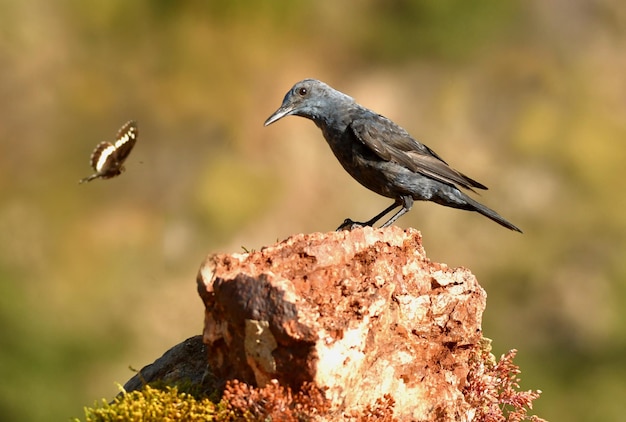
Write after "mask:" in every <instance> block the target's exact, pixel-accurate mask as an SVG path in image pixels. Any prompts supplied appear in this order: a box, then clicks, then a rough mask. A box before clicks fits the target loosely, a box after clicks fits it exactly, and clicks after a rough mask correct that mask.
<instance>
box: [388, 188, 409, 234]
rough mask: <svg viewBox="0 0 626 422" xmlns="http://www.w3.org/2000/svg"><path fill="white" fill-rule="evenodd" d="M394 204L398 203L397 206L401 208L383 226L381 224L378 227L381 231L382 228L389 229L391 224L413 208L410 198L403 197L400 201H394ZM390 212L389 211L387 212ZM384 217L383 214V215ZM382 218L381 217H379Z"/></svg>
mask: <svg viewBox="0 0 626 422" xmlns="http://www.w3.org/2000/svg"><path fill="white" fill-rule="evenodd" d="M396 202H399V204H398V205H402V208H401V209H400V211H398V212H397V213H395V214H394V215H392V216H391V218H390V219H389V220H387V222H386V223H385V224H383V225H382V226H380V228H381V229H382V228H383V227H389V226H391V225H392V224H393V223H395V221H396V220H397V219H398V218H400V217H402V216H403V215H404V214H406V213H407V212H409V210H410V209H411V207H412V206H413V198H411V197H410V196H403V197H401V198H400V199H398V200H396ZM389 211H391V210H389ZM383 215H384V214H383ZM381 217H382V216H381Z"/></svg>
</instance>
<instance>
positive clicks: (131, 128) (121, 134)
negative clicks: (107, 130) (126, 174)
mask: <svg viewBox="0 0 626 422" xmlns="http://www.w3.org/2000/svg"><path fill="white" fill-rule="evenodd" d="M138 135H139V130H138V128H137V122H135V121H133V120H131V121H129V122H127V123H126V124H125V125H124V126H122V128H121V129H120V130H119V131H118V132H117V138H116V139H115V158H116V160H117V162H118V164H119V165H120V166H121V165H122V163H123V162H124V160H126V157H128V154H130V151H131V150H132V149H133V147H134V146H135V142H137V136H138Z"/></svg>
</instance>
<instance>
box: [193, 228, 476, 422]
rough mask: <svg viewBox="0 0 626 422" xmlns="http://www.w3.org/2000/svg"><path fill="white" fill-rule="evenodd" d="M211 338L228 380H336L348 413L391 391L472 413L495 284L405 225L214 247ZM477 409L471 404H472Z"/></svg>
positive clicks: (429, 416)
mask: <svg viewBox="0 0 626 422" xmlns="http://www.w3.org/2000/svg"><path fill="white" fill-rule="evenodd" d="M197 281H198V291H199V293H200V296H201V297H202V300H203V301H204V303H205V306H206V311H205V326H204V333H203V340H204V343H205V344H206V346H207V357H208V361H209V364H210V366H211V369H212V371H213V372H214V373H215V375H216V376H217V377H218V378H221V379H239V380H242V381H245V382H247V383H249V384H252V385H257V386H264V385H266V384H267V383H269V382H270V380H272V379H276V380H278V382H279V383H280V384H283V385H287V386H290V387H292V388H295V389H298V388H299V386H300V385H301V384H302V383H303V382H305V381H310V382H313V383H314V384H316V385H317V386H319V387H322V388H325V389H326V390H325V393H326V396H327V397H328V398H329V399H330V400H331V404H332V408H333V409H334V411H335V412H336V413H343V414H350V413H351V412H352V411H360V410H362V409H363V408H364V407H365V406H366V405H368V404H372V403H374V402H375V401H376V399H378V398H381V397H383V396H384V395H385V394H390V395H391V396H392V397H393V399H394V400H395V406H394V415H395V416H396V417H397V418H399V419H401V420H424V421H425V420H468V419H469V415H470V414H471V412H470V409H469V405H468V404H467V403H466V402H465V399H464V396H463V393H462V388H463V386H464V385H465V383H466V379H467V373H468V370H469V355H470V352H471V350H472V349H473V348H474V346H477V344H478V343H479V342H480V339H481V317H482V313H483V310H484V308H485V300H486V294H485V292H484V290H483V289H482V288H481V287H480V286H479V285H478V283H477V281H476V279H475V277H474V276H473V275H472V274H471V273H470V272H469V271H468V270H466V269H463V268H456V269H452V268H448V267H447V266H446V265H443V264H437V263H432V262H430V261H429V260H428V259H427V258H426V255H425V253H424V249H423V247H422V244H421V235H420V233H419V232H418V231H416V230H412V229H408V230H402V229H400V228H398V227H389V228H386V229H372V228H369V227H365V228H359V229H355V230H353V231H340V232H330V233H314V234H307V235H296V236H292V237H290V238H288V239H286V240H284V241H282V242H280V243H278V244H276V245H273V246H270V247H266V248H263V249H261V250H260V251H256V252H251V253H246V254H231V255H225V254H218V255H211V256H209V257H208V258H207V259H206V261H205V262H204V264H203V265H202V267H201V269H200V272H199V274H198V280H197ZM468 412H469V413H468Z"/></svg>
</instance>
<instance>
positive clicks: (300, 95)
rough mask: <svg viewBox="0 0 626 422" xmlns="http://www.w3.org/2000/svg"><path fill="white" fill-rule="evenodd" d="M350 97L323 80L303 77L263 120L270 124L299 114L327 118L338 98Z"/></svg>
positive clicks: (313, 118) (307, 116)
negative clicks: (279, 104) (276, 108)
mask: <svg viewBox="0 0 626 422" xmlns="http://www.w3.org/2000/svg"><path fill="white" fill-rule="evenodd" d="M346 99H347V100H349V102H353V101H354V100H352V98H350V97H348V96H347V95H345V94H342V93H341V92H339V91H337V90H335V89H333V88H331V87H330V86H328V85H326V84H325V83H324V82H320V81H318V80H316V79H305V80H302V81H300V82H298V83H296V84H295V85H294V86H293V87H292V88H291V89H290V90H289V92H287V95H285V98H284V99H283V103H282V104H281V106H280V107H279V108H278V110H276V111H275V112H274V114H272V115H271V116H270V117H268V119H267V120H266V121H265V126H268V125H271V124H272V123H274V122H275V121H277V120H280V119H282V118H283V117H285V116H291V115H294V116H301V117H306V118H307V119H311V120H313V121H318V120H319V119H324V118H327V117H328V116H327V115H328V114H329V113H330V112H331V111H332V110H333V109H334V106H336V104H337V103H338V102H339V101H340V100H343V101H345V100H346Z"/></svg>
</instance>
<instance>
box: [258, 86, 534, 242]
mask: <svg viewBox="0 0 626 422" xmlns="http://www.w3.org/2000/svg"><path fill="white" fill-rule="evenodd" d="M291 115H293V116H300V117H304V118H307V119H309V120H312V121H313V122H314V123H315V125H316V126H317V127H318V128H319V129H321V131H322V134H323V136H324V138H325V139H326V142H327V143H328V145H329V146H330V149H331V150H332V152H333V153H334V155H335V157H336V158H337V160H338V161H339V162H340V163H341V165H342V166H343V168H344V169H345V170H346V171H347V172H348V173H349V174H350V175H351V176H352V177H353V178H354V179H356V181H358V182H359V183H360V184H361V185H363V186H364V187H366V188H368V189H369V190H371V191H373V192H376V193H377V194H379V195H382V196H385V197H388V198H391V199H393V200H394V202H393V204H391V205H390V206H389V207H387V208H385V209H384V210H383V211H381V212H380V213H379V214H377V215H375V216H374V217H372V218H371V219H370V220H368V221H365V222H358V221H353V220H351V219H349V218H347V219H345V220H344V222H343V223H342V224H341V225H340V226H339V227H338V228H337V230H352V229H353V228H356V227H359V226H373V225H374V224H375V223H376V222H378V221H379V220H381V219H382V218H383V217H384V216H386V215H388V214H389V213H391V211H393V210H394V209H396V208H398V207H400V209H399V211H397V212H396V213H395V214H393V215H392V216H391V217H390V218H389V219H388V220H387V221H386V222H385V223H384V224H382V226H381V227H388V226H390V225H392V224H393V223H394V222H395V221H396V220H397V219H398V218H400V217H401V216H402V215H404V214H406V213H407V212H408V211H409V210H411V208H412V207H413V202H414V201H432V202H435V203H437V204H440V205H444V206H447V207H452V208H457V209H462V210H467V211H475V212H478V213H480V214H482V215H484V216H485V217H487V218H489V219H491V220H493V221H495V222H496V223H498V224H500V225H501V226H503V227H506V228H507V229H510V230H513V231H517V232H520V233H522V231H521V230H520V229H519V228H518V227H516V226H515V225H513V224H512V223H510V222H509V221H507V220H506V219H505V218H504V217H502V216H501V215H499V214H498V213H497V212H495V211H494V210H492V209H490V208H488V207H486V206H484V205H482V204H481V203H479V202H477V201H476V200H474V199H472V198H471V197H469V196H468V195H467V194H465V193H464V192H462V191H461V189H466V190H468V191H471V192H476V191H475V189H482V190H486V189H487V187H486V186H485V185H483V184H482V183H479V182H477V181H476V180H474V179H471V178H470V177H468V176H466V175H464V174H463V173H461V172H459V171H457V170H454V169H453V168H452V167H450V166H449V165H448V163H446V162H445V161H444V160H443V158H441V157H440V156H439V155H438V154H437V153H436V152H435V151H433V150H432V149H431V148H429V147H428V146H426V145H424V144H422V143H420V142H418V141H417V140H415V139H414V138H413V137H412V136H411V135H410V134H409V133H408V132H407V131H406V130H405V129H403V128H402V127H400V126H399V125H397V124H396V123H394V122H393V121H391V120H390V119H388V118H387V117H385V116H382V115H380V114H378V113H376V112H374V111H372V110H369V109H367V108H365V107H363V106H362V105H360V104H358V103H357V102H356V101H355V100H354V99H353V98H352V97H350V96H348V95H346V94H344V93H342V92H340V91H337V90H336V89H334V88H332V87H330V86H329V85H327V84H325V83H324V82H321V81H319V80H316V79H304V80H302V81H300V82H297V83H296V84H295V85H294V86H293V87H292V88H291V89H290V90H289V91H288V92H287V94H286V95H285V97H284V99H283V102H282V104H281V106H280V107H279V108H278V109H277V110H276V111H275V112H274V113H273V114H272V115H271V116H270V117H268V118H267V120H266V121H265V123H264V126H269V125H271V124H272V123H274V122H276V121H278V120H280V119H282V118H283V117H285V116H291Z"/></svg>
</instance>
